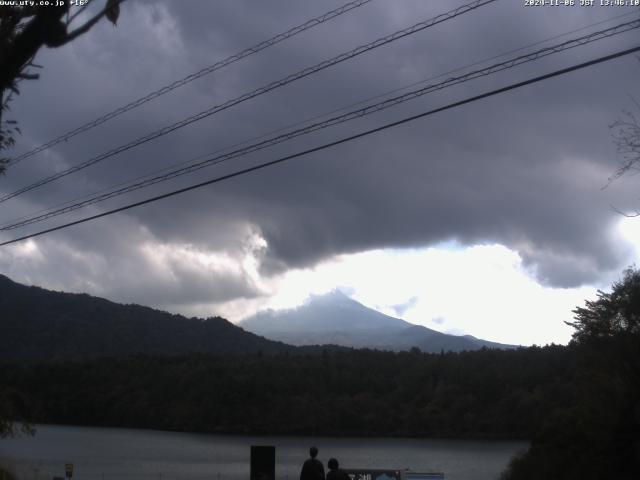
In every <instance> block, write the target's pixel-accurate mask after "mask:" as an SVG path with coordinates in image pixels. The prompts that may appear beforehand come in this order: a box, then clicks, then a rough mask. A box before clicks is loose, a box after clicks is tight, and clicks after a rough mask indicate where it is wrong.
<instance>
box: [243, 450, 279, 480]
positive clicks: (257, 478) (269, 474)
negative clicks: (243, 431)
mask: <svg viewBox="0 0 640 480" xmlns="http://www.w3.org/2000/svg"><path fill="white" fill-rule="evenodd" d="M249 478H250V479H251V480H275V478H276V447H274V446H272V445H265V446H263V445H251V471H250V473H249Z"/></svg>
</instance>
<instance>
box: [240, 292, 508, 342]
mask: <svg viewBox="0 0 640 480" xmlns="http://www.w3.org/2000/svg"><path fill="white" fill-rule="evenodd" d="M238 325H239V326H241V327H242V328H244V329H245V330H248V331H250V332H253V333H256V334H257V335H261V336H264V337H265V338H269V339H272V340H278V341H282V342H285V343H289V344H292V345H297V346H304V345H317V344H325V343H331V344H335V345H340V346H344V347H352V348H376V349H382V350H393V351H401V350H410V349H411V348H414V347H416V348H419V349H420V350H422V351H423V352H428V353H439V352H441V351H454V352H457V351H464V350H478V349H480V348H483V347H486V348H502V349H512V348H517V346H515V345H507V344H501V343H498V342H491V341H488V340H482V339H479V338H476V337H473V336H471V335H462V336H457V335H451V334H447V333H442V332H438V331H436V330H432V329H430V328H427V327H425V326H422V325H415V324H412V323H410V322H407V321H405V320H402V319H399V318H395V317H391V316H390V315H385V314H384V313H381V312H378V311H377V310H374V309H372V308H369V307H367V306H365V305H363V304H361V303H359V302H357V301H355V300H353V299H351V298H349V297H348V296H347V295H345V294H344V293H342V292H340V291H339V290H334V291H332V292H329V293H328V294H325V295H312V296H310V297H309V299H307V301H306V302H305V303H304V304H303V305H301V306H299V307H296V308H291V309H285V310H266V311H263V312H258V313H257V314H255V315H252V316H250V317H248V318H246V319H244V320H242V321H241V322H239V323H238Z"/></svg>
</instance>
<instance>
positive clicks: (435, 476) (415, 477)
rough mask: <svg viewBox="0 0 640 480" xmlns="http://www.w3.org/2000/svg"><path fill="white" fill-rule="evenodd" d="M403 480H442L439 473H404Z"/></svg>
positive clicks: (442, 477)
mask: <svg viewBox="0 0 640 480" xmlns="http://www.w3.org/2000/svg"><path fill="white" fill-rule="evenodd" d="M404 480H444V473H440V472H404Z"/></svg>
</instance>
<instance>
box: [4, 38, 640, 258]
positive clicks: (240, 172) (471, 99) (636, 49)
mask: <svg viewBox="0 0 640 480" xmlns="http://www.w3.org/2000/svg"><path fill="white" fill-rule="evenodd" d="M639 51H640V46H636V47H633V48H629V49H626V50H622V51H619V52H616V53H613V54H610V55H605V56H603V57H599V58H596V59H594V60H590V61H588V62H583V63H580V64H577V65H573V66H571V67H566V68H562V69H560V70H556V71H554V72H551V73H547V74H545V75H540V76H537V77H534V78H531V79H529V80H525V81H522V82H517V83H512V84H510V85H507V86H506V87H502V88H498V89H495V90H491V91H489V92H486V93H483V94H480V95H475V96H473V97H469V98H466V99H464V100H460V101H457V102H453V103H450V104H448V105H445V106H443V107H439V108H435V109H433V110H429V111H426V112H423V113H420V114H417V115H412V116H410V117H406V118H403V119H402V120H398V121H395V122H391V123H387V124H385V125H382V126H380V127H376V128H372V129H370V130H366V131H364V132H361V133H358V134H355V135H350V136H348V137H344V138H341V139H339V140H335V141H333V142H329V143H325V144H323V145H320V146H317V147H314V148H310V149H307V150H304V151H301V152H298V153H294V154H292V155H287V156H285V157H281V158H278V159H275V160H271V161H269V162H266V163H261V164H259V165H254V166H253V167H248V168H244V169H242V170H238V171H236V172H233V173H229V174H226V175H222V176H219V177H216V178H212V179H210V180H207V181H205V182H200V183H197V184H194V185H190V186H188V187H184V188H180V189H178V190H173V191H171V192H168V193H164V194H162V195H157V196H155V197H151V198H148V199H146V200H141V201H139V202H135V203H130V204H128V205H124V206H122V207H119V208H115V209H113V210H109V211H106V212H102V213H99V214H97V215H92V216H89V217H85V218H82V219H79V220H75V221H73V222H69V223H65V224H62V225H58V226H55V227H52V228H48V229H45V230H41V231H39V232H35V233H31V234H29V235H24V236H22V237H18V238H14V239H12V240H7V241H5V242H2V243H0V246H5V245H10V244H12V243H16V242H20V241H23V240H27V239H29V238H34V237H37V236H40V235H44V234H46V233H51V232H54V231H57V230H62V229H65V228H68V227H71V226H74V225H79V224H81V223H86V222H89V221H91V220H96V219H98V218H102V217H106V216H108V215H113V214H115V213H118V212H122V211H125V210H130V209H132V208H135V207H139V206H142V205H147V204H149V203H153V202H157V201H159V200H162V199H165V198H169V197H173V196H175V195H179V194H182V193H185V192H189V191H191V190H195V189H198V188H202V187H204V186H207V185H211V184H214V183H218V182H222V181H224V180H228V179H230V178H234V177H239V176H241V175H245V174H247V173H250V172H255V171H258V170H262V169H264V168H267V167H271V166H274V165H278V164H281V163H284V162H287V161H289V160H293V159H296V158H301V157H304V156H306V155H309V154H311V153H315V152H319V151H321V150H325V149H328V148H331V147H335V146H337V145H340V144H343V143H346V142H350V141H353V140H356V139H358V138H362V137H366V136H368V135H372V134H374V133H377V132H381V131H383V130H387V129H389V128H393V127H397V126H399V125H403V124H405V123H409V122H412V121H415V120H417V119H420V118H423V117H427V116H430V115H434V114H436V113H439V112H443V111H445V110H450V109H453V108H456V107H459V106H462V105H466V104H468V103H472V102H476V101H478V100H482V99H484V98H488V97H492V96H495V95H499V94H501V93H505V92H508V91H511V90H515V89H518V88H522V87H524V86H527V85H531V84H534V83H537V82H541V81H543V80H547V79H549V78H553V77H558V76H560V75H565V74H567V73H570V72H574V71H576V70H581V69H584V68H587V67H591V66H593V65H597V64H600V63H603V62H607V61H610V60H613V59H616V58H620V57H623V56H625V55H630V54H632V53H636V52H639Z"/></svg>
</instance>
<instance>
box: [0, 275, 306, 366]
mask: <svg viewBox="0 0 640 480" xmlns="http://www.w3.org/2000/svg"><path fill="white" fill-rule="evenodd" d="M0 312H2V317H1V318H0V362H5V363H34V362H36V363H37V362H47V361H51V360H54V361H68V360H84V359H89V358H98V357H126V356H129V355H137V354H146V355H162V356H177V355H184V354H190V353H203V354H213V355H238V354H259V353H264V354H276V353H284V352H296V351H299V350H300V349H298V348H296V347H292V346H290V345H286V344H284V343H282V342H277V341H272V340H268V339H265V338H262V337H260V336H258V335H255V334H253V333H250V332H246V331H244V330H243V329H242V328H240V327H238V326H236V325H234V324H232V323H231V322H229V321H228V320H225V319H223V318H221V317H210V318H207V319H200V318H195V317H192V318H187V317H184V316H182V315H177V314H172V313H168V312H164V311H161V310H156V309H153V308H150V307H145V306H142V305H136V304H127V305H124V304H119V303H116V302H112V301H110V300H107V299H104V298H100V297H94V296H91V295H88V294H86V293H65V292H55V291H52V290H47V289H44V288H41V287H36V286H26V285H22V284H20V283H17V282H14V281H13V280H11V279H10V278H8V277H6V276H4V275H1V274H0ZM316 350H318V349H316ZM301 352H302V353H307V352H308V353H312V352H313V349H307V350H305V349H302V350H301Z"/></svg>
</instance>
